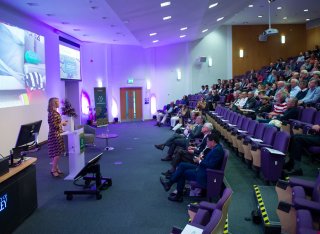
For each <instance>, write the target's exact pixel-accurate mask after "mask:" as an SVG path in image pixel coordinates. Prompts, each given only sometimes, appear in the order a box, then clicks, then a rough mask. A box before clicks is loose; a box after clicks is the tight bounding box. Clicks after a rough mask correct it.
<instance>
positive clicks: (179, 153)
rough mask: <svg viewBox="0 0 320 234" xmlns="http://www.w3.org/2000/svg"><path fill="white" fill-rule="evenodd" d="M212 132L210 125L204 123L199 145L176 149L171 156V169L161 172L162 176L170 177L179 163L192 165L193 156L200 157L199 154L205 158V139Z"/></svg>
mask: <svg viewBox="0 0 320 234" xmlns="http://www.w3.org/2000/svg"><path fill="white" fill-rule="evenodd" d="M212 131H213V126H212V124H211V123H205V124H204V125H203V126H202V129H201V132H202V134H203V138H202V141H201V143H200V145H198V146H191V145H189V146H188V148H187V149H185V148H182V147H177V148H176V149H175V151H174V154H173V156H172V162H171V168H170V169H169V170H168V171H166V172H163V173H162V174H163V175H165V176H170V175H171V174H172V173H173V172H175V170H176V168H177V166H178V165H179V163H181V162H189V163H193V158H194V157H195V156H198V155H200V154H201V153H202V154H203V155H204V157H205V155H206V153H208V152H207V151H206V146H207V144H206V142H207V137H208V135H209V134H211V132H212Z"/></svg>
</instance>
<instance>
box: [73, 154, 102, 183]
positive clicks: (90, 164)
mask: <svg viewBox="0 0 320 234" xmlns="http://www.w3.org/2000/svg"><path fill="white" fill-rule="evenodd" d="M102 155H103V153H100V154H98V155H97V156H95V157H94V158H92V159H91V160H89V161H88V163H87V165H85V166H84V167H83V168H82V169H81V171H80V172H79V173H78V174H77V175H76V176H75V177H74V180H78V179H80V178H82V177H84V176H85V175H86V174H88V172H89V171H90V168H91V167H93V166H94V165H96V164H97V163H98V162H99V160H100V158H101V156H102Z"/></svg>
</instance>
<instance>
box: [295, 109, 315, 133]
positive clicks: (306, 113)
mask: <svg viewBox="0 0 320 234" xmlns="http://www.w3.org/2000/svg"><path fill="white" fill-rule="evenodd" d="M316 112H317V109H316V108H313V107H308V108H305V109H303V110H302V112H301V116H300V120H291V121H290V125H291V128H292V129H293V132H294V133H295V134H297V133H302V128H303V127H304V126H305V125H306V124H312V123H313V120H314V116H315V114H316Z"/></svg>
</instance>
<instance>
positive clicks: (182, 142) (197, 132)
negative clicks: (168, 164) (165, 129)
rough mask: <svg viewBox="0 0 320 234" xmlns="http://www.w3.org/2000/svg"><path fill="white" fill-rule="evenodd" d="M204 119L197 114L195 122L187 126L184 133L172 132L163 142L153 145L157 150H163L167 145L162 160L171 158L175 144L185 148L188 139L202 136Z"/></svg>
mask: <svg viewBox="0 0 320 234" xmlns="http://www.w3.org/2000/svg"><path fill="white" fill-rule="evenodd" d="M203 122H204V119H203V117H202V116H198V117H197V118H196V123H195V124H194V125H193V126H192V127H191V126H190V127H189V130H188V126H187V128H186V130H185V132H184V134H177V133H175V134H173V135H172V136H171V137H170V138H169V139H168V140H167V141H166V142H165V143H164V144H160V145H155V147H156V148H157V149H159V150H163V149H164V147H166V146H167V147H169V150H168V154H167V157H165V158H162V159H161V160H162V161H170V160H171V159H172V155H173V153H174V150H175V148H176V147H177V146H180V147H182V148H187V146H188V145H189V142H190V140H194V139H195V138H201V137H202V132H201V129H202V126H203Z"/></svg>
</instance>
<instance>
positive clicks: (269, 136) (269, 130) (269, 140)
mask: <svg viewBox="0 0 320 234" xmlns="http://www.w3.org/2000/svg"><path fill="white" fill-rule="evenodd" d="M277 131H278V130H277V128H276V127H273V126H272V127H271V126H268V127H266V129H265V131H264V134H263V137H262V140H263V143H264V144H268V145H272V144H273V140H274V136H275V134H276V132H277Z"/></svg>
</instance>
